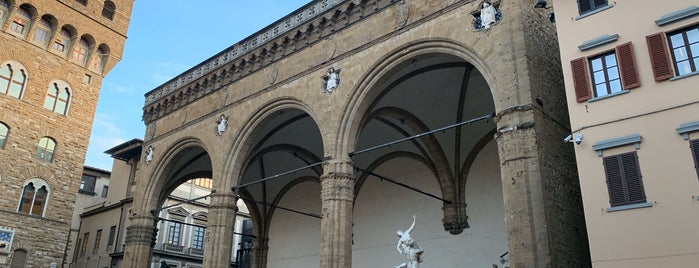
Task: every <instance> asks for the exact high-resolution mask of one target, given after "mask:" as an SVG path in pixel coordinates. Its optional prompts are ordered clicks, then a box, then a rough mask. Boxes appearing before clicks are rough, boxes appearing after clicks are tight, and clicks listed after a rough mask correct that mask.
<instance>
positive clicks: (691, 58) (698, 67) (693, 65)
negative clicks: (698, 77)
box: [666, 24, 699, 76]
mask: <svg viewBox="0 0 699 268" xmlns="http://www.w3.org/2000/svg"><path fill="white" fill-rule="evenodd" d="M693 30H696V31H698V32H699V24H695V25H690V26H688V27H684V28H681V29H679V30H675V31H672V32H668V33H666V39H667V49H668V50H669V52H670V53H669V54H670V60H671V61H672V66H673V67H674V68H675V71H674V75H675V76H684V75H689V74H692V73H697V72H699V64H698V63H697V62H699V39H697V41H696V42H694V43H689V38H688V35H687V33H688V32H690V31H693ZM678 34H679V35H681V36H682V46H679V47H684V48H685V52H686V53H687V59H684V60H681V61H680V62H684V61H687V62H688V63H689V68H690V71H689V72H687V73H682V74H680V71H681V70H680V65H679V63H680V62H678V60H677V56H676V55H675V49H676V48H675V47H674V46H673V44H672V37H673V36H675V35H678ZM692 45H695V46H696V47H697V51H695V53H696V54H697V55H694V54H693V53H692V49H691V46H692ZM679 47H678V48H679ZM695 60H696V61H697V62H695Z"/></svg>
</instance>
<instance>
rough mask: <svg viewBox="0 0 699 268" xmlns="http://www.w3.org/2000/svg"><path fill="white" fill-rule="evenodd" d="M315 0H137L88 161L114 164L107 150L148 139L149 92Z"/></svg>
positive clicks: (106, 85)
mask: <svg viewBox="0 0 699 268" xmlns="http://www.w3.org/2000/svg"><path fill="white" fill-rule="evenodd" d="M309 2H310V0H204V1H184V0H136V1H134V7H133V11H132V13H131V23H130V25H129V30H128V33H127V39H126V45H125V49H124V54H123V55H122V59H121V61H120V62H119V63H118V64H117V65H116V67H115V68H114V69H112V70H111V72H109V73H108V74H107V76H106V77H105V79H104V80H103V81H102V89H101V92H100V97H99V102H98V103H97V111H96V113H95V120H94V123H93V125H92V135H91V137H90V144H89V146H88V149H87V157H86V160H85V165H87V166H91V167H96V168H100V169H104V170H111V169H112V160H113V159H112V158H111V157H110V156H109V155H107V154H105V153H104V151H106V150H108V149H110V148H112V147H114V146H116V145H119V144H121V143H123V142H125V141H129V140H131V139H134V138H139V139H143V137H144V135H145V129H146V127H145V124H144V123H143V121H141V116H142V114H143V110H142V109H143V104H144V100H145V99H144V94H145V93H146V92H148V91H150V90H153V89H154V88H156V87H158V86H159V85H161V84H163V83H164V82H166V81H168V80H169V79H171V78H173V77H175V76H177V75H179V74H181V73H182V72H184V71H186V70H187V69H189V68H191V67H193V66H194V65H196V64H198V63H200V62H202V61H204V60H206V59H208V58H209V57H211V56H213V55H214V54H216V53H218V52H220V51H222V50H224V49H226V48H228V47H229V46H231V45H233V44H235V43H236V42H238V41H240V40H243V39H244V38H246V37H248V36H250V35H251V34H253V33H255V32H257V31H259V30H261V29H262V28H264V27H266V26H268V25H270V24H272V23H273V22H275V21H277V20H278V19H281V18H282V17H283V16H285V15H287V14H289V13H291V12H293V11H294V10H296V9H298V8H300V7H302V6H303V5H305V4H307V3H309ZM117 9H118V7H117Z"/></svg>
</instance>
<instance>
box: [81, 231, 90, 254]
mask: <svg viewBox="0 0 699 268" xmlns="http://www.w3.org/2000/svg"><path fill="white" fill-rule="evenodd" d="M89 238H90V233H85V235H84V236H83V244H82V245H81V246H80V256H81V257H82V256H85V251H87V240H88V239H89Z"/></svg>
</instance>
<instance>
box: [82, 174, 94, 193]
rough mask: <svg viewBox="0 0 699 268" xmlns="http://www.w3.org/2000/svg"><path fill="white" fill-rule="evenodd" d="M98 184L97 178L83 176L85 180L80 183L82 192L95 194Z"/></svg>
mask: <svg viewBox="0 0 699 268" xmlns="http://www.w3.org/2000/svg"><path fill="white" fill-rule="evenodd" d="M96 182H97V178H96V177H95V176H90V175H83V178H82V180H81V181H80V192H81V193H88V194H94V193H95V183H96Z"/></svg>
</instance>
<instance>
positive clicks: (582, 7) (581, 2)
mask: <svg viewBox="0 0 699 268" xmlns="http://www.w3.org/2000/svg"><path fill="white" fill-rule="evenodd" d="M606 5H607V0H578V10H579V11H580V14H581V15H582V14H585V13H588V12H590V11H593V10H596V9H598V8H601V7H604V6H606Z"/></svg>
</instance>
